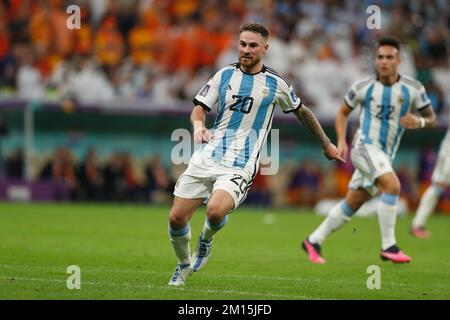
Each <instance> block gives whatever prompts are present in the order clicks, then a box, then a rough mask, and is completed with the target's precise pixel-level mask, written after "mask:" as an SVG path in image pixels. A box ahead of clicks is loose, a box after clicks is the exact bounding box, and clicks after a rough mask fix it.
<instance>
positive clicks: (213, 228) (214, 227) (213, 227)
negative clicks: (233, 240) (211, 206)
mask: <svg viewBox="0 0 450 320" xmlns="http://www.w3.org/2000/svg"><path fill="white" fill-rule="evenodd" d="M227 222H228V215H226V216H225V218H223V220H222V221H221V222H219V223H218V224H211V223H210V222H209V221H208V218H206V219H205V224H204V225H203V230H202V234H201V237H202V239H203V240H209V239H212V238H213V237H214V235H215V234H216V233H217V232H218V231H219V230H220V229H222V228H223V227H224V226H225V225H226V224H227Z"/></svg>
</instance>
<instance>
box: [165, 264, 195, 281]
mask: <svg viewBox="0 0 450 320" xmlns="http://www.w3.org/2000/svg"><path fill="white" fill-rule="evenodd" d="M191 273H192V268H191V265H190V264H181V263H180V264H178V265H177V268H176V269H175V272H174V273H173V276H172V278H170V281H169V283H168V284H169V286H184V284H185V283H186V278H187V277H188V276H189V275H190V274H191Z"/></svg>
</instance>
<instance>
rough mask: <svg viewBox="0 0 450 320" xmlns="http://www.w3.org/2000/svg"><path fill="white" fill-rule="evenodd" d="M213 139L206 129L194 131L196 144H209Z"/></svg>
mask: <svg viewBox="0 0 450 320" xmlns="http://www.w3.org/2000/svg"><path fill="white" fill-rule="evenodd" d="M211 138H212V134H211V131H209V130H208V129H206V128H205V127H201V128H199V129H196V130H195V131H194V141H195V143H199V144H202V143H208V142H209V141H210V140H211Z"/></svg>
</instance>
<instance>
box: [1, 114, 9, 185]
mask: <svg viewBox="0 0 450 320" xmlns="http://www.w3.org/2000/svg"><path fill="white" fill-rule="evenodd" d="M7 134H8V129H7V127H6V125H5V122H4V120H3V115H2V114H1V113H0V179H3V177H4V176H5V168H4V164H3V163H4V161H3V151H2V142H3V138H4V137H5V136H6V135H7Z"/></svg>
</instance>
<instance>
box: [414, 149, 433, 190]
mask: <svg viewBox="0 0 450 320" xmlns="http://www.w3.org/2000/svg"><path fill="white" fill-rule="evenodd" d="M435 163H436V152H435V151H434V150H433V149H432V148H431V147H430V146H424V147H423V148H422V150H421V153H420V158H419V166H418V171H417V181H418V183H419V196H422V194H423V193H424V192H425V190H426V189H427V188H428V186H429V185H430V182H431V176H432V175H433V169H434V166H435Z"/></svg>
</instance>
